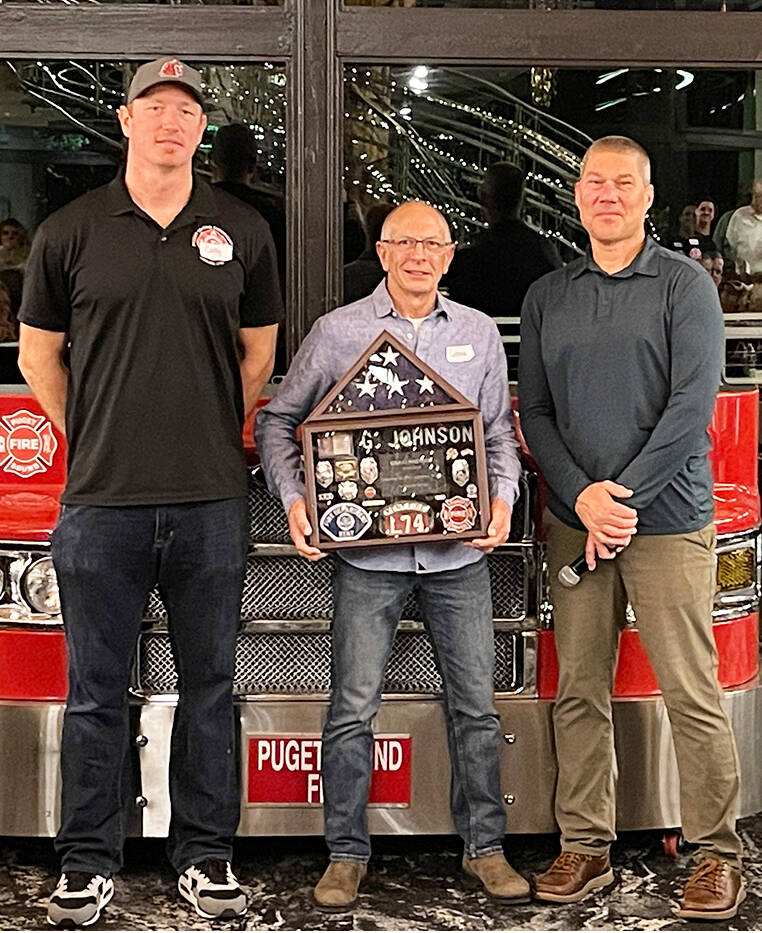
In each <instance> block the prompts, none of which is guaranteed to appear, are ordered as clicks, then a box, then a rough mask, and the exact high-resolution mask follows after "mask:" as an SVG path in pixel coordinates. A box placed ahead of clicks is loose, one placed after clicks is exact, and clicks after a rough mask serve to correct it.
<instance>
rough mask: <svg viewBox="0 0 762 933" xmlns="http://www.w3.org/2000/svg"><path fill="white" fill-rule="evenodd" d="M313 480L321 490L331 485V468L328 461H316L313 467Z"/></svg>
mask: <svg viewBox="0 0 762 933" xmlns="http://www.w3.org/2000/svg"><path fill="white" fill-rule="evenodd" d="M315 479H316V480H317V481H318V483H320V485H321V486H322V487H323V489H326V488H327V487H328V486H330V485H331V483H332V482H333V467H332V466H331V461H330V460H318V462H317V464H316V465H315Z"/></svg>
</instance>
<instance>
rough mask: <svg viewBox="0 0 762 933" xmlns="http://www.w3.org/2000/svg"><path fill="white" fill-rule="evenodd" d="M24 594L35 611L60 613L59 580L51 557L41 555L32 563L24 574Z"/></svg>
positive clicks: (49, 613)
mask: <svg viewBox="0 0 762 933" xmlns="http://www.w3.org/2000/svg"><path fill="white" fill-rule="evenodd" d="M23 586H24V596H25V597H26V599H27V601H28V602H29V605H30V606H31V607H32V609H34V610H35V612H45V613H47V614H48V615H51V616H54V615H59V613H60V612H61V601H60V598H59V596H58V580H57V579H56V572H55V570H54V569H53V561H52V560H51V559H50V558H49V557H41V558H40V559H39V560H36V561H34V563H32V564H30V566H29V568H28V569H27V571H26V573H25V574H24V582H23Z"/></svg>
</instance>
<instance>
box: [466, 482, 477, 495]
mask: <svg viewBox="0 0 762 933" xmlns="http://www.w3.org/2000/svg"><path fill="white" fill-rule="evenodd" d="M466 495H467V496H468V498H469V499H475V498H476V497H477V496H478V495H479V491H478V490H477V488H476V483H469V484H468V486H466Z"/></svg>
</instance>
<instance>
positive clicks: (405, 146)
mask: <svg viewBox="0 0 762 933" xmlns="http://www.w3.org/2000/svg"><path fill="white" fill-rule="evenodd" d="M761 76H762V72H757V71H726V70H723V71H718V70H699V69H696V68H693V67H692V66H685V67H682V68H671V69H666V68H664V69H661V68H656V69H647V70H646V69H632V68H626V67H623V68H609V69H606V70H603V69H555V68H549V67H543V66H540V65H538V66H535V67H532V68H525V67H524V68H493V67H462V68H461V67H449V66H447V67H440V66H436V65H432V64H424V63H418V64H410V65H407V66H389V67H385V66H377V65H374V66H360V65H348V66H347V67H346V69H345V74H344V80H345V192H346V210H345V228H344V249H345V254H344V259H345V263H347V264H348V263H350V262H353V267H351V268H350V269H349V270H348V271H346V270H345V288H352V287H353V282H352V279H353V278H354V277H356V276H358V275H359V274H360V272H361V271H363V270H362V269H361V268H360V265H362V263H360V265H358V264H357V261H358V257H360V258H362V254H363V250H364V251H365V257H364V261H365V265H366V269H365V271H367V272H368V274H369V267H370V264H371V261H372V258H373V255H372V254H373V250H372V236H371V237H370V238H369V241H368V242H367V243H366V242H365V240H364V238H363V236H364V229H365V227H370V226H372V220H373V218H374V217H377V215H378V214H379V212H380V213H383V210H384V208H383V207H381V208H380V210H379V205H383V203H384V202H390V203H396V202H398V201H400V200H403V199H408V198H421V199H423V200H426V201H428V202H430V203H432V204H434V205H436V206H437V207H439V208H440V209H441V210H442V211H443V213H444V214H445V215H446V217H447V218H448V220H449V222H450V225H451V228H452V231H453V236H454V238H455V239H456V240H457V241H458V243H459V244H460V249H461V250H465V249H466V248H467V247H469V246H473V245H475V244H477V243H479V242H480V241H483V238H484V236H485V233H486V230H487V229H488V227H489V226H491V227H497V226H498V225H499V224H500V223H502V221H500V220H498V219H495V220H493V221H491V222H490V223H489V224H488V223H487V214H488V210H489V205H486V204H485V190H484V187H483V183H484V180H485V173H486V170H487V168H488V167H489V166H490V165H492V164H493V163H495V162H510V163H514V164H515V165H516V166H518V168H519V169H520V171H521V174H522V176H523V177H524V178H525V195H524V198H523V203H522V208H521V218H522V220H523V222H524V223H525V224H526V225H528V226H529V227H530V228H532V229H533V230H534V231H536V232H537V233H539V234H540V236H541V237H542V241H541V242H539V245H536V246H535V247H533V249H532V250H531V251H530V254H529V255H513V256H506V257H505V260H504V262H503V263H502V265H501V272H500V275H498V276H497V278H500V276H502V280H501V284H500V286H499V287H498V285H497V284H493V285H492V286H489V285H488V283H487V277H486V276H484V275H478V274H477V273H473V272H472V274H471V278H470V279H469V276H468V275H465V274H463V275H457V274H456V275H455V278H454V279H452V280H451V281H448V279H445V281H444V284H445V287H448V286H449V287H450V289H451V292H454V297H456V298H457V299H458V300H460V301H464V302H466V303H470V304H474V305H476V306H477V307H482V308H483V310H486V311H488V312H489V313H491V314H493V316H494V317H496V318H497V319H498V322H499V326H500V328H501V331H502V333H503V335H504V342H505V344H506V349H507V355H508V358H509V368H510V372H511V375H512V376H513V375H515V358H516V351H517V346H516V344H517V341H518V306H519V305H520V298H519V301H518V304H517V302H516V301H515V300H512V298H511V296H513V297H515V295H516V292H517V288H516V281H517V277H520V278H522V281H525V280H526V278H527V277H528V276H530V268H529V267H532V268H535V266H536V263H535V260H536V258H537V257H536V255H535V254H536V253H537V250H540V251H542V252H547V251H548V250H550V251H551V252H555V253H556V254H557V257H558V260H560V261H564V262H567V261H569V260H570V259H573V258H574V257H575V256H577V255H579V254H580V253H582V252H583V251H584V249H585V247H586V243H587V236H586V234H585V232H584V230H583V229H582V227H581V226H580V224H579V220H578V215H577V210H576V207H575V205H574V190H573V186H574V180H575V178H576V177H577V174H578V171H579V166H580V162H581V158H582V155H583V154H584V152H585V149H586V148H587V146H588V145H589V143H590V142H591V141H592V139H595V138H597V137H600V136H604V135H607V134H612V133H613V134H621V135H626V136H632V137H634V138H636V139H637V140H638V141H639V142H640V143H641V144H642V145H644V146H645V148H646V150H647V151H648V152H649V154H650V156H651V161H652V174H653V180H654V185H655V189H656V199H655V202H654V206H653V209H652V210H651V212H650V214H649V217H648V219H647V227H648V231H649V233H650V234H651V235H653V236H654V237H655V238H656V239H658V240H659V241H660V242H661V243H662V244H663V245H665V246H667V247H668V248H670V249H679V250H681V251H682V252H684V253H686V254H687V255H689V256H691V257H692V258H694V259H695V260H696V261H697V262H699V261H701V262H702V264H704V265H705V266H706V267H707V270H708V272H709V273H713V274H714V275H715V278H716V280H717V282H718V286H719V288H720V296H721V300H722V303H723V306H724V308H725V310H726V311H727V312H730V311H739V312H743V311H751V310H757V311H758V313H759V314H760V315H761V316H762V220H758V221H757V224H758V225H759V231H758V232H755V231H752V234H751V235H750V236H751V239H750V242H749V243H748V244H746V243H745V242H744V241H743V239H742V237H741V236H740V234H739V233H738V231H737V229H736V228H737V227H738V224H737V223H736V225H735V226H734V227H731V226H730V220H731V218H732V217H733V215H734V213H735V212H736V210H737V209H739V208H744V206H746V208H745V209H746V211H747V212H750V213H751V214H752V215H753V214H754V211H753V210H752V208H751V207H749V206H748V205H749V204H750V201H751V197H752V193H751V192H752V187H751V186H752V182H753V181H754V179H755V178H759V179H760V182H759V193H758V198H759V204H758V210H759V213H760V214H762V109H760V107H759V105H758V103H757V101H758V100H760V99H762V85H760V81H761ZM756 187H757V186H755V190H756ZM493 235H494V234H493V233H490V236H493ZM755 236H756V237H758V239H755ZM755 248H756V250H757V251H758V253H759V258H757V255H756V254H755V252H754V250H755ZM468 255H472V254H465V257H463V254H459V253H456V259H455V262H454V263H453V268H452V270H451V275H452V274H453V273H457V272H458V271H459V270H458V265H459V264H460V265H461V266H462V267H463V263H466V261H467V257H468ZM459 256H461V257H462V258H459ZM465 268H467V266H465ZM381 274H382V273H381V272H380V271H379V267H376V269H375V275H376V276H377V278H376V281H380V278H381ZM367 281H368V280H367V279H361V282H362V283H363V284H367ZM757 283H759V284H757ZM358 287H360V286H358ZM490 287H491V288H492V291H491V292H490V293H489V294H485V291H487V290H488V289H489V288H490ZM469 289H470V291H469ZM518 290H519V291H520V289H518ZM757 292H759V295H758V294H757ZM353 297H354V295H353ZM757 304H758V305H759V307H757ZM737 349H738V348H737ZM757 350H759V366H758V370H759V372H760V374H762V341H761V342H760V343H759V347H757V345H756V344H754V343H752V344H751V345H749V346H744V347H743V348H741V349H740V350H738V353H736V357H738V358H739V359H740V355H742V354H745V355H744V356H743V359H742V361H741V363H740V364H737V366H736V370H737V369H738V365H740V366H741V367H745V368H746V370H748V369H749V368H750V366H751V353H752V352H754V353H755V354H756V353H757ZM752 368H754V369H755V370H757V366H756V364H755V366H754V367H752Z"/></svg>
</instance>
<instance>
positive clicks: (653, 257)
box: [572, 236, 659, 279]
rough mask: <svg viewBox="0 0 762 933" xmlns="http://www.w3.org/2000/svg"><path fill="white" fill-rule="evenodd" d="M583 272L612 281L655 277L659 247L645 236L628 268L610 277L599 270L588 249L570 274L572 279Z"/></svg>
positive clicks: (657, 270)
mask: <svg viewBox="0 0 762 933" xmlns="http://www.w3.org/2000/svg"><path fill="white" fill-rule="evenodd" d="M583 272H597V273H598V274H599V275H606V276H608V277H609V278H612V279H629V278H631V277H632V276H633V275H649V276H656V275H658V274H659V247H658V245H657V243H656V242H655V240H653V239H652V238H651V237H650V236H647V237H646V238H645V242H644V243H643V248H642V249H641V250H640V252H639V253H638V255H637V256H636V257H635V258H634V259H633V260H632V262H631V263H630V264H629V266H625V268H624V269H620V270H619V272H614V273H613V274H612V275H609V274H608V273H607V272H604V271H603V269H601V267H600V266H599V265H598V263H597V262H596V261H595V260H594V259H593V254H592V251H591V250H590V249H588V251H587V252H586V253H585V256H584V258H583V259H581V260H580V261H579V266H578V267H577V268H576V269H575V270H574V272H573V273H572V278H573V279H577V278H579V277H580V276H581V275H582V274H583Z"/></svg>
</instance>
